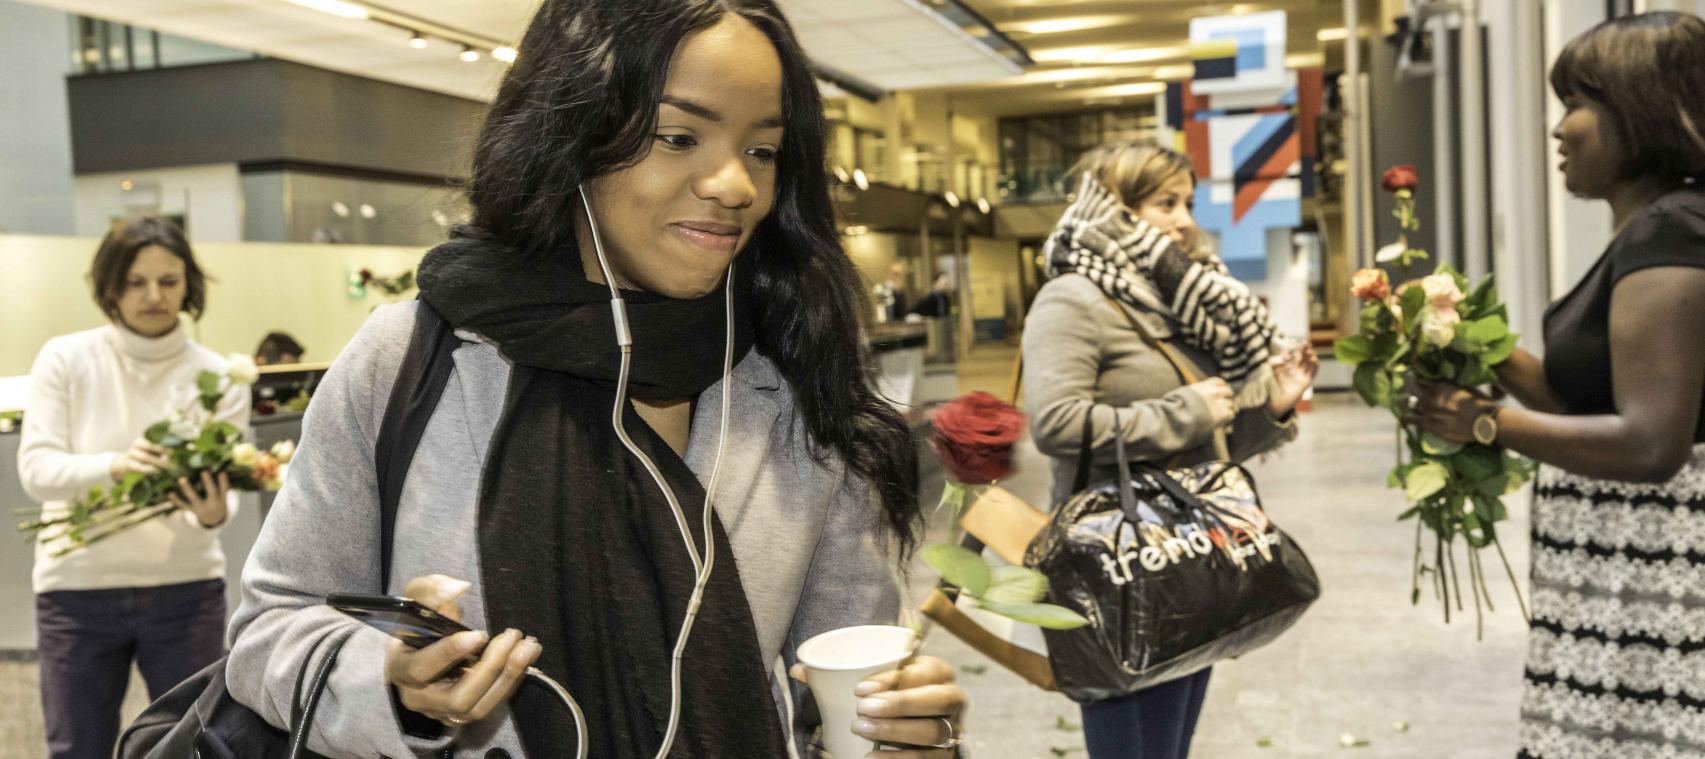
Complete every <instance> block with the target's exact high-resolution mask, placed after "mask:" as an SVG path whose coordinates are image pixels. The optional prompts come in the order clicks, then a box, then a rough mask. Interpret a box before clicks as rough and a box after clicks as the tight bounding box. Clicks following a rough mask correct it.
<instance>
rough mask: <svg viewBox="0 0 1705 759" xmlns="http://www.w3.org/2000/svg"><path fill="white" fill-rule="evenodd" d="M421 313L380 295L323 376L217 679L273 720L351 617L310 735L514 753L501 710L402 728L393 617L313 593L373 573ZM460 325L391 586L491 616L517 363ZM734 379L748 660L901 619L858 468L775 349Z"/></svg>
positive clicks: (336, 748) (715, 395)
mask: <svg viewBox="0 0 1705 759" xmlns="http://www.w3.org/2000/svg"><path fill="white" fill-rule="evenodd" d="M414 313H415V304H413V303H407V304H399V305H393V306H386V307H383V308H380V309H378V310H377V311H375V312H374V314H373V316H372V318H370V319H368V321H367V324H366V325H365V326H363V327H362V329H361V332H360V333H359V334H358V335H356V337H355V339H354V340H353V341H352V342H351V343H350V344H349V346H348V347H347V348H345V349H344V352H343V354H342V355H341V356H339V357H338V360H337V363H336V364H335V365H334V366H333V367H332V369H331V371H330V372H329V373H328V374H327V375H326V377H325V380H324V381H323V382H322V383H321V385H320V387H319V391H318V392H317V393H316V394H315V396H314V402H313V405H312V406H311V407H310V410H309V412H308V415H307V417H306V419H305V421H304V423H303V428H302V440H301V444H300V448H299V452H298V453H297V455H296V458H295V460H294V461H293V462H292V463H291V465H290V473H289V476H288V478H287V480H286V483H285V485H284V489H283V490H282V491H281V492H280V493H279V496H278V500H277V502H276V504H275V505H274V506H273V508H272V511H271V513H270V514H268V515H267V518H266V524H265V526H264V527H263V529H262V530H261V535H260V538H259V541H258V542H257V543H256V545H255V548H254V551H253V552H252V553H251V554H250V555H249V560H248V564H247V566H245V567H244V569H243V580H242V590H243V601H242V605H241V606H240V607H238V609H237V613H236V616H235V618H234V619H233V620H232V622H231V629H230V634H229V642H230V646H231V657H230V663H229V669H228V671H227V674H226V683H227V685H228V686H229V688H230V691H231V694H232V695H233V696H234V697H236V699H237V700H238V701H240V702H241V703H243V704H245V705H247V706H249V707H250V708H252V709H254V710H256V711H257V712H259V713H260V714H261V715H262V716H264V717H265V718H266V719H267V720H268V721H269V722H272V723H273V724H275V725H283V724H285V723H286V722H287V720H288V717H287V715H288V714H289V713H290V696H291V689H292V687H293V686H294V685H295V681H296V673H297V671H298V669H300V667H301V666H302V662H303V657H304V656H307V655H308V653H309V650H310V649H311V647H312V646H313V644H314V643H315V642H316V641H318V640H319V639H320V638H321V637H322V636H323V635H324V634H325V633H326V632H328V631H329V630H331V629H333V628H335V627H349V626H357V627H359V631H358V632H357V634H356V635H355V637H354V638H353V639H351V641H350V642H349V644H348V646H347V647H346V648H345V649H344V651H343V653H342V654H341V656H340V658H339V660H338V664H337V666H336V668H335V670H334V671H333V673H332V676H331V678H330V684H329V687H328V688H327V690H326V695H325V698H324V701H323V702H322V703H321V705H320V710H319V713H318V715H317V716H316V718H315V720H314V727H313V731H312V740H311V742H310V744H309V747H310V748H311V749H312V750H314V751H317V752H319V753H322V754H325V755H327V756H330V757H375V756H381V755H383V756H388V757H392V758H393V759H403V758H404V757H413V756H417V755H418V756H427V755H428V754H429V753H430V752H432V751H434V750H437V749H441V748H442V747H443V746H445V745H447V744H448V743H450V742H451V740H454V742H455V744H456V746H457V749H456V756H457V757H483V756H485V755H486V754H485V752H486V751H487V750H489V749H492V748H502V749H504V750H506V751H508V752H509V753H510V755H512V756H516V757H520V756H524V755H525V754H524V752H523V751H522V749H521V745H520V741H519V739H518V737H517V734H516V731H515V726H514V724H513V722H512V720H511V718H510V716H509V713H508V712H507V710H502V711H500V712H498V713H494V714H493V715H492V716H491V717H489V718H487V719H485V720H483V721H481V722H478V723H474V724H471V725H468V726H466V727H464V728H461V729H460V730H459V731H457V733H455V734H450V735H447V736H446V737H445V738H444V739H442V740H440V741H437V742H428V741H422V740H420V739H417V738H413V737H408V736H405V735H404V734H403V733H402V729H401V727H400V726H399V724H398V720H397V716H396V713H395V711H394V709H393V707H392V703H391V698H390V692H389V688H388V686H387V685H386V683H385V678H384V673H383V663H384V658H385V641H386V637H385V635H383V634H382V633H380V632H378V631H377V630H373V629H371V628H367V627H362V626H359V625H357V623H355V622H353V621H351V620H350V619H349V618H348V617H345V616H343V615H341V614H339V613H338V612H336V611H333V610H332V609H330V608H329V607H327V606H324V605H323V604H322V603H321V600H322V599H323V598H324V597H325V596H326V594H328V593H333V592H364V593H372V592H376V591H378V590H379V587H378V586H379V576H378V569H379V567H378V546H379V536H378V522H379V503H378V491H377V480H376V476H375V474H374V467H373V450H374V441H375V439H376V438H377V436H378V433H379V425H380V422H381V420H382V419H383V417H384V411H385V403H386V400H387V398H388V397H389V394H390V390H391V384H392V382H393V380H394V379H395V376H396V373H397V369H398V366H399V365H400V363H401V360H402V356H403V353H404V352H405V349H406V348H407V346H408V341H409V336H410V332H411V330H412V329H413V325H414ZM457 336H458V337H460V338H461V339H462V340H463V344H462V346H461V347H460V348H458V349H457V350H456V351H455V353H454V360H455V369H454V371H453V373H452V375H451V377H450V381H449V385H448V386H447V387H446V388H445V390H444V396H443V399H442V400H441V401H440V402H439V405H438V409H437V411H436V413H434V415H433V417H432V420H431V422H430V423H429V424H428V425H427V428H426V432H425V435H424V437H423V438H422V439H421V442H420V447H419V448H418V449H417V453H416V455H415V459H414V463H413V465H412V468H411V470H410V472H409V476H408V481H407V483H406V485H405V486H404V487H403V492H402V496H401V503H400V506H399V508H398V514H397V525H396V544H395V545H396V548H395V555H394V558H393V567H392V571H391V581H390V587H389V588H388V589H386V590H387V592H389V593H392V594H400V593H401V591H402V588H403V586H404V584H406V583H407V582H408V580H409V579H410V578H413V577H417V576H421V575H427V574H444V575H449V576H451V577H457V578H461V579H465V580H468V581H470V582H472V583H473V588H472V589H470V590H469V591H468V592H467V593H466V594H465V595H464V596H462V598H461V599H460V602H461V609H462V614H463V621H464V622H465V623H467V624H468V625H469V626H470V627H476V628H485V627H487V623H486V621H485V610H484V604H483V596H482V593H481V585H480V566H479V556H478V546H477V545H476V540H477V536H478V529H477V527H476V518H477V514H476V500H477V492H478V487H479V480H480V475H481V473H482V471H483V470H484V463H485V457H486V450H487V445H488V443H489V439H490V437H491V434H492V431H493V429H494V428H495V426H496V423H497V418H498V415H499V412H500V411H501V410H502V405H503V401H504V396H505V392H506V388H507V385H508V380H509V374H510V365H509V363H508V362H507V361H506V360H505V359H504V358H503V357H502V356H501V355H500V354H499V353H498V352H497V350H496V348H494V347H493V346H492V345H490V344H488V343H485V342H483V341H481V340H480V339H479V338H478V337H477V336H475V335H472V334H470V333H466V332H462V331H458V332H457ZM731 384H732V387H733V393H734V395H733V397H732V398H731V399H730V402H731V409H730V411H731V413H730V419H729V431H728V435H729V441H728V445H727V451H726V453H725V454H724V460H723V466H722V472H721V475H720V481H719V482H718V483H717V499H716V502H717V506H718V509H717V512H718V514H719V516H720V518H721V520H722V523H723V525H724V526H725V527H726V529H727V531H728V534H729V539H730V542H731V543H732V554H733V558H734V560H735V561H736V562H737V563H738V565H739V568H740V577H741V580H742V582H743V584H744V587H745V591H746V596H747V599H748V600H749V602H750V605H751V609H752V614H753V617H754V622H755V623H756V625H757V631H758V639H759V643H760V645H761V648H762V652H763V655H764V657H765V660H764V661H761V662H752V666H755V667H763V668H765V669H766V670H772V669H774V667H773V666H772V665H773V664H774V663H775V662H776V661H777V660H778V658H780V659H781V660H783V661H784V662H785V663H787V664H791V663H792V661H793V653H792V652H793V650H794V649H795V647H797V646H798V644H799V643H802V642H804V641H805V640H806V639H808V638H810V637H811V636H813V635H816V634H817V633H820V632H823V631H826V630H830V629H834V628H837V627H844V626H848V625H856V624H870V623H887V624H892V623H894V621H895V619H896V617H897V613H898V589H897V588H896V587H895V584H894V582H893V577H894V574H893V572H892V571H891V569H890V567H891V564H892V562H891V559H890V557H889V555H888V552H887V547H886V544H885V541H884V539H883V537H882V535H883V533H882V531H881V527H880V525H881V521H880V518H879V512H878V509H877V507H876V505H875V504H874V501H873V499H871V498H870V497H869V495H868V490H867V487H866V485H865V483H864V482H863V481H862V480H859V479H856V478H853V477H848V476H847V473H846V468H845V466H844V465H843V464H842V463H841V461H840V459H838V458H830V459H829V460H827V461H825V462H820V461H818V460H816V459H814V458H813V457H812V456H811V455H810V454H809V453H808V451H807V448H806V433H805V431H804V430H803V428H802V426H801V424H800V422H799V420H798V418H797V415H796V414H794V413H792V409H793V404H794V400H793V397H792V394H791V392H790V390H789V388H788V386H787V383H786V382H784V381H783V380H782V378H781V376H780V375H779V374H778V373H777V371H776V368H775V366H774V365H773V364H771V363H770V362H769V361H768V360H766V359H764V358H763V357H761V356H759V355H758V354H757V353H755V352H754V353H752V354H750V355H748V356H747V357H746V359H745V360H743V361H741V362H740V364H739V365H738V366H737V367H736V368H735V369H734V374H733V377H732V380H731ZM723 390H724V388H723V386H722V384H721V383H718V384H717V385H714V386H712V387H710V388H709V389H707V390H706V391H705V392H704V393H703V394H702V395H701V396H700V399H699V400H700V402H699V404H698V409H697V411H696V412H695V415H694V418H693V426H692V435H691V438H690V441H689V443H688V446H687V453H686V457H685V458H686V461H687V464H688V465H689V466H690V467H691V469H692V471H693V472H694V473H695V474H697V475H698V476H699V478H700V480H701V481H702V480H705V479H707V478H708V475H709V470H710V465H711V463H712V462H711V460H712V458H713V457H714V455H715V452H716V433H717V428H718V422H719V419H718V416H719V413H720V405H721V394H722V392H723ZM689 510H691V509H690V507H689ZM723 550H724V553H722V554H720V556H719V558H722V559H724V560H726V559H727V558H728V553H727V552H726V551H727V549H726V548H724V549H723ZM719 565H720V562H719ZM492 632H493V633H496V632H499V631H496V630H493V631H492ZM780 679H781V678H778V680H780ZM789 690H793V689H789ZM791 695H793V694H792V693H789V694H788V696H791ZM776 696H777V699H778V709H780V710H781V711H782V713H783V714H784V715H785V714H787V713H788V712H789V711H790V708H789V706H790V704H789V703H787V701H788V698H787V696H784V695H783V692H782V691H781V690H780V689H779V688H777V689H776ZM564 718H565V719H566V718H567V717H566V712H565V717H564ZM756 718H757V716H756V715H754V719H756ZM801 737H803V735H802V736H801ZM592 754H593V755H594V756H596V755H597V754H598V749H597V747H596V746H594V747H592Z"/></svg>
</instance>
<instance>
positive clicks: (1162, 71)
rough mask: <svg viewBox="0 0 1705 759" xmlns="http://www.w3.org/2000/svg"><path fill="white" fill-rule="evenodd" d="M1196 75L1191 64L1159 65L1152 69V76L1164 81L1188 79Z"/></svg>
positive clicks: (1194, 68)
mask: <svg viewBox="0 0 1705 759" xmlns="http://www.w3.org/2000/svg"><path fill="white" fill-rule="evenodd" d="M1195 75H1196V67H1195V66H1191V65H1181V66H1161V67H1159V68H1157V69H1155V70H1154V78H1156V79H1161V80H1165V81H1169V82H1171V81H1177V80H1180V79H1189V78H1191V77H1193V76H1195Z"/></svg>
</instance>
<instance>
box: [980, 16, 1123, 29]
mask: <svg viewBox="0 0 1705 759" xmlns="http://www.w3.org/2000/svg"><path fill="white" fill-rule="evenodd" d="M1135 20H1136V19H1135V16H1134V15H1133V14H1121V15H1106V16H1071V17H1068V18H1047V19H1042V20H1040V21H1020V22H1018V23H1014V24H1001V31H1003V32H1018V33H1019V34H1059V33H1061V32H1081V31H1084V30H1086V29H1099V28H1101V27H1105V26H1118V25H1120V24H1128V23H1131V22H1133V21H1135Z"/></svg>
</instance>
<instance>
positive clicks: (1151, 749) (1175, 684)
mask: <svg viewBox="0 0 1705 759" xmlns="http://www.w3.org/2000/svg"><path fill="white" fill-rule="evenodd" d="M1212 672H1213V670H1212V669H1211V668H1210V669H1204V670H1202V671H1201V672H1197V673H1196V674H1194V675H1189V676H1187V677H1181V678H1179V679H1177V680H1172V681H1170V682H1164V683H1161V684H1159V685H1156V686H1153V687H1150V688H1144V689H1143V690H1140V691H1137V692H1136V693H1132V694H1131V695H1129V696H1122V697H1120V698H1114V699H1108V700H1106V701H1096V702H1094V703H1089V704H1083V705H1081V708H1082V710H1083V740H1084V743H1085V744H1086V745H1087V746H1088V748H1089V759H1185V758H1186V757H1188V756H1189V755H1190V738H1191V736H1194V735H1195V734H1196V718H1197V717H1198V716H1200V715H1201V714H1202V699H1203V698H1205V697H1206V696H1207V695H1208V675H1209V674H1211V673H1212Z"/></svg>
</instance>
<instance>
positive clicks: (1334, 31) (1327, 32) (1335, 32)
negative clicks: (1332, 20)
mask: <svg viewBox="0 0 1705 759" xmlns="http://www.w3.org/2000/svg"><path fill="white" fill-rule="evenodd" d="M1349 36H1350V30H1348V29H1345V28H1344V27H1342V26H1335V27H1332V28H1330V29H1321V30H1320V31H1318V32H1315V33H1314V38H1315V39H1317V40H1320V41H1321V42H1332V41H1334V40H1342V39H1348V38H1349Z"/></svg>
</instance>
